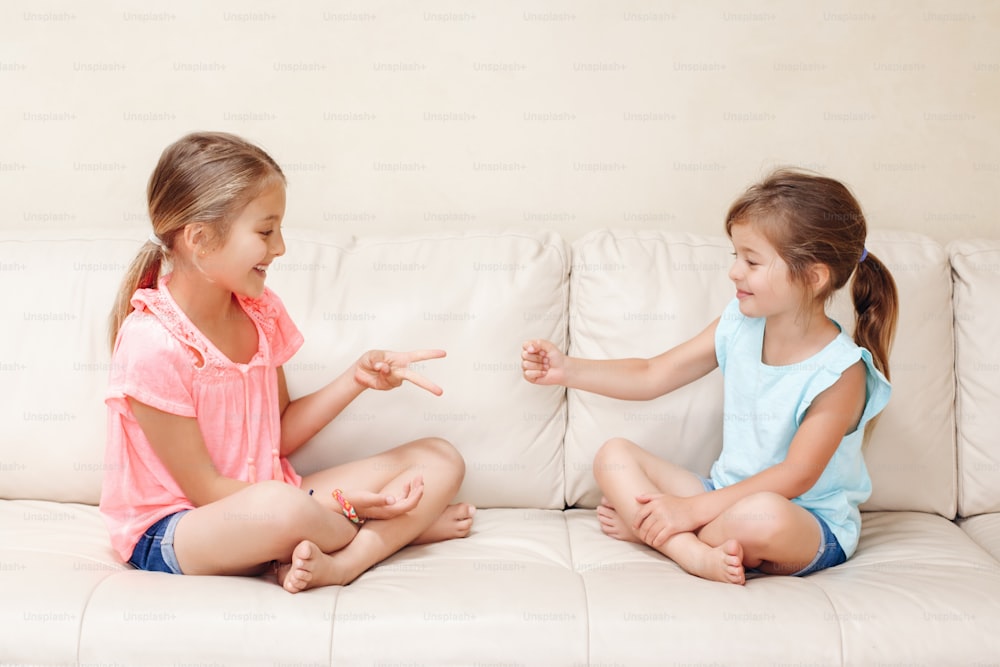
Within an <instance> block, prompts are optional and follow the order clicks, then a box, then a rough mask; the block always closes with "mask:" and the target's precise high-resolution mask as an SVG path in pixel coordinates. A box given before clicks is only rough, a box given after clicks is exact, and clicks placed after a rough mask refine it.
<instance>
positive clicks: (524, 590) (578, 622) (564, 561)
mask: <svg viewBox="0 0 1000 667" xmlns="http://www.w3.org/2000/svg"><path fill="white" fill-rule="evenodd" d="M986 518H989V517H980V518H977V520H976V521H974V522H966V525H965V527H966V528H967V529H968V528H969V526H970V524H971V525H973V527H974V526H975V524H976V523H982V524H983V526H984V527H986V526H987V525H986V522H985V521H982V520H983V519H986ZM994 528H995V526H994ZM0 545H2V546H0V565H2V567H0V590H3V591H4V595H3V596H2V598H0V620H2V621H4V622H3V623H2V624H0V646H4V647H9V648H5V649H4V651H5V652H4V654H3V658H4V659H5V661H11V662H14V663H40V664H76V663H90V664H101V663H104V664H115V663H117V664H147V663H157V664H159V663H163V664H186V663H189V662H190V661H191V660H192V659H193V657H194V658H197V660H198V661H199V662H202V663H205V664H220V665H229V664H240V665H252V664H268V665H273V664H328V663H330V662H331V661H332V663H333V664H373V663H385V664H414V663H422V662H425V663H430V662H433V664H440V665H448V664H475V663H477V662H478V663H480V664H523V665H570V664H576V665H581V664H628V665H644V664H648V665H661V664H664V663H665V662H669V663H671V664H674V663H676V664H691V663H705V664H713V663H714V664H730V663H731V662H732V659H733V653H732V652H733V647H734V646H737V645H738V646H740V651H741V653H740V655H741V659H742V660H743V661H744V662H745V663H746V664H758V663H775V662H781V661H783V660H786V659H787V658H789V656H790V655H791V654H794V656H795V659H796V660H797V661H801V662H802V663H803V664H878V663H885V664H890V663H896V662H900V661H901V662H902V663H913V664H925V663H929V664H973V663H976V662H977V661H979V662H982V661H983V660H984V659H986V658H988V657H989V656H996V655H1000V636H998V635H997V634H996V633H983V631H982V629H983V628H984V627H987V628H988V627H1000V602H998V600H1000V568H998V565H997V562H996V560H994V559H993V558H992V557H991V556H990V555H989V554H987V553H986V552H985V551H984V550H983V549H982V548H980V547H979V546H978V545H977V544H976V543H975V542H974V541H973V539H972V538H970V537H969V536H968V535H966V533H965V532H963V530H962V529H960V528H959V527H957V526H956V525H955V524H953V523H951V522H949V521H947V520H945V519H943V518H941V517H939V516H936V515H931V514H923V513H916V512H877V513H866V514H865V515H864V523H863V530H862V537H861V544H860V546H859V549H858V552H857V554H856V555H855V556H854V557H853V558H852V559H851V560H849V561H848V562H847V563H845V564H843V565H841V566H838V567H836V568H833V569H830V570H826V571H823V572H819V573H816V574H814V575H811V576H809V577H804V578H784V577H756V578H753V577H752V578H751V579H750V581H748V583H747V585H746V586H745V587H737V586H728V585H723V584H717V583H714V582H708V581H704V580H701V579H698V578H696V577H693V576H691V575H689V574H687V573H685V572H683V571H682V570H681V569H680V568H679V567H678V566H677V565H675V564H674V563H672V562H670V561H669V560H668V559H666V558H664V557H662V556H660V555H658V554H656V553H655V552H653V551H652V550H651V549H648V548H645V547H642V546H639V545H635V544H629V543H624V542H619V541H616V540H613V539H611V538H609V537H607V536H605V535H604V534H602V533H601V531H600V528H599V526H598V522H597V519H596V516H595V513H594V511H592V510H568V511H565V512H563V511H558V510H537V509H484V510H480V512H479V513H478V514H477V517H476V525H475V528H474V530H473V533H472V535H470V536H469V537H468V538H466V539H464V540H454V541H451V542H446V543H441V544H431V545H424V546H418V547H410V548H407V549H404V550H402V551H401V552H399V553H397V554H396V555H394V556H392V557H391V558H389V559H387V560H386V561H384V562H383V563H381V564H379V565H377V566H376V567H374V568H372V569H371V570H370V571H369V572H367V573H365V574H364V575H363V576H362V577H361V578H359V579H358V580H357V581H356V582H355V583H354V584H352V585H351V586H347V587H328V588H323V589H319V590H315V591H307V592H305V593H302V594H299V595H290V594H288V593H286V592H285V591H283V590H282V589H281V588H279V587H278V586H277V585H276V584H275V583H274V582H273V581H269V580H268V579H267V578H266V577H261V578H240V577H179V576H175V575H167V574H160V573H149V572H138V571H135V570H132V569H131V568H127V567H125V566H123V565H121V564H119V563H117V562H116V561H115V559H114V554H113V553H112V551H111V548H110V546H109V545H108V543H107V536H106V532H105V529H104V525H103V522H102V521H101V518H100V516H99V514H98V511H97V509H96V508H94V507H90V506H81V505H63V504H58V503H46V502H41V501H0ZM164 636H169V637H170V641H163V638H164ZM278 636H280V637H281V641H280V642H279V641H275V638H276V637H278ZM790 638H794V639H790ZM873 638H877V641H873ZM790 642H791V644H790Z"/></svg>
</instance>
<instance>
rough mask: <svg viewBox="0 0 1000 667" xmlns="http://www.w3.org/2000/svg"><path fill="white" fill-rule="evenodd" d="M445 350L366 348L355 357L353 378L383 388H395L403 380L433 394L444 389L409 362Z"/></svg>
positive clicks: (441, 354) (372, 387) (438, 394)
mask: <svg viewBox="0 0 1000 667" xmlns="http://www.w3.org/2000/svg"><path fill="white" fill-rule="evenodd" d="M445 354H446V352H445V351H444V350H414V351H412V352H390V351H386V350H369V351H368V352H365V353H364V354H363V355H362V356H361V359H359V360H358V364H357V368H356V370H355V373H354V379H355V380H357V382H358V383H360V384H361V385H363V386H365V387H368V388H369V389H378V390H381V391H385V390H388V389H395V388H396V387H398V386H399V385H401V384H402V383H403V380H406V381H408V382H412V383H413V384H415V385H417V386H418V387H421V388H422V389H426V390H427V391H429V392H431V393H432V394H434V395H435V396H440V395H441V394H442V393H444V390H443V389H441V387H439V386H437V385H436V384H434V383H433V382H431V381H430V380H428V379H427V378H425V377H424V376H423V375H421V374H420V373H417V372H416V371H414V370H413V369H411V368H410V364H412V363H414V362H418V361H426V360H428V359H440V358H442V357H444V356H445Z"/></svg>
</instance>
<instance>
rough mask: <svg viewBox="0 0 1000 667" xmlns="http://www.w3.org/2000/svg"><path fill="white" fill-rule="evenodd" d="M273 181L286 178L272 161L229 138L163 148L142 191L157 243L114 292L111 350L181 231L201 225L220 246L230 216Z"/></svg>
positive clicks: (207, 136) (214, 136)
mask: <svg viewBox="0 0 1000 667" xmlns="http://www.w3.org/2000/svg"><path fill="white" fill-rule="evenodd" d="M275 180H277V181H279V182H281V183H282V184H284V182H285V176H284V173H283V172H282V171H281V168H280V167H279V166H278V164H277V163H276V162H275V161H274V160H273V159H272V158H271V156H269V155H268V154H267V153H265V152H264V151H263V150H261V149H260V148H259V147H257V146H255V145H253V144H251V143H250V142H248V141H246V140H244V139H241V138H240V137H237V136H235V135H232V134H227V133H224V132H196V133H192V134H189V135H187V136H185V137H182V138H180V139H178V140H177V141H175V142H174V143H172V144H171V145H169V146H167V148H166V149H165V150H164V151H163V154H162V155H160V160H159V162H158V163H157V165H156V168H155V169H154V170H153V173H152V175H151V176H150V177H149V185H148V186H147V188H146V199H147V202H148V205H149V219H150V221H152V223H153V234H155V237H156V238H155V239H154V238H152V237H151V238H150V240H148V241H146V243H144V244H143V246H142V247H141V248H139V252H138V254H137V255H136V257H135V259H133V260H132V263H131V265H130V266H129V268H128V271H127V272H126V274H125V277H124V279H123V280H122V283H121V287H120V288H119V290H118V296H117V297H116V298H115V303H114V306H113V308H112V310H111V315H110V318H109V319H110V321H109V333H110V344H111V348H112V349H114V345H115V340H116V339H117V337H118V330H119V329H120V328H121V325H122V322H124V321H125V318H126V317H127V316H128V314H129V313H130V312H132V310H133V308H132V304H131V300H132V295H133V294H134V293H135V291H136V290H137V289H143V288H148V287H156V285H157V281H158V280H159V277H160V272H161V270H162V269H163V264H164V260H165V259H168V258H169V256H170V252H171V250H172V249H173V248H174V244H175V241H176V240H177V235H178V234H179V233H181V232H182V231H183V229H184V227H185V226H187V225H188V224H191V223H205V224H206V226H207V227H208V229H209V230H211V232H212V234H213V236H214V240H215V241H217V242H223V241H225V238H226V235H227V233H228V232H229V225H230V223H231V222H232V220H233V218H234V216H236V215H237V214H238V213H239V212H240V211H241V210H243V208H244V207H246V205H247V204H249V203H250V201H251V200H253V199H254V198H255V197H257V196H258V195H259V194H260V193H261V192H262V191H263V190H264V189H265V188H267V187H268V186H269V185H271V184H272V183H274V182H275Z"/></svg>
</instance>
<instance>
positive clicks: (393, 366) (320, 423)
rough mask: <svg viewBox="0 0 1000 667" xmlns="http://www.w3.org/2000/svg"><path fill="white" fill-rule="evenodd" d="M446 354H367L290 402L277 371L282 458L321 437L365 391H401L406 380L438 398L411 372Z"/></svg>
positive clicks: (435, 388)
mask: <svg viewBox="0 0 1000 667" xmlns="http://www.w3.org/2000/svg"><path fill="white" fill-rule="evenodd" d="M444 356H445V352H444V350H418V351H415V352H383V351H380V350H372V351H369V352H366V353H365V354H363V355H362V356H361V358H360V359H358V361H357V362H355V364H354V365H353V366H351V367H350V368H348V369H347V370H346V371H344V372H343V373H341V374H340V375H339V376H338V377H337V378H336V379H335V380H334V381H333V382H331V383H329V384H328V385H326V386H324V387H322V388H321V389H319V390H317V391H315V392H313V393H311V394H307V395H306V396H302V397H300V398H297V399H295V400H294V401H293V400H291V399H290V398H289V396H288V387H287V385H286V383H285V373H284V370H283V369H281V368H279V369H278V397H279V408H280V410H281V454H282V456H288V455H289V454H291V453H292V452H294V451H295V450H296V449H298V448H299V447H301V446H302V445H303V444H305V443H306V442H307V441H308V440H309V438H311V437H313V436H314V435H316V434H317V433H319V431H320V429H322V428H323V427H324V426H326V425H327V424H329V423H330V422H331V421H332V420H333V419H334V418H335V417H336V416H337V415H339V414H340V413H341V412H343V410H344V408H346V407H347V406H348V405H349V404H350V403H351V401H353V400H354V399H355V398H357V397H358V396H359V395H360V394H361V392H363V391H364V390H365V389H378V390H387V389H393V388H395V387H398V386H399V385H400V384H402V383H403V381H404V380H406V381H408V382H412V383H413V384H415V385H417V386H418V387H421V388H423V389H426V390H427V391H429V392H431V393H432V394H434V395H436V396H440V395H441V394H442V390H441V388H440V387H438V386H437V385H436V384H434V383H433V382H431V381H429V380H427V379H426V378H424V377H423V376H422V375H420V374H419V373H417V372H415V371H413V370H411V369H410V368H409V365H410V364H411V363H413V362H415V361H425V360H427V359H440V358H441V357H444Z"/></svg>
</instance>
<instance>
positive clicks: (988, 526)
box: [958, 512, 1000, 572]
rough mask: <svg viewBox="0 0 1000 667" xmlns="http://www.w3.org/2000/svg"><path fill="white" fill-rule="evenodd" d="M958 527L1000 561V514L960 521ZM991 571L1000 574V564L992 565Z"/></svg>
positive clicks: (979, 515)
mask: <svg viewBox="0 0 1000 667" xmlns="http://www.w3.org/2000/svg"><path fill="white" fill-rule="evenodd" d="M958 525H959V526H961V527H962V530H964V531H965V532H966V534H967V535H968V536H969V537H971V538H972V539H973V540H975V542H976V544H978V545H979V546H981V547H982V548H983V549H985V550H986V551H988V552H989V553H990V554H992V555H993V557H994V558H996V559H997V560H998V561H1000V513H997V512H990V513H989V514H977V515H976V516H971V517H969V518H967V519H959V520H958ZM989 569H991V570H993V571H997V572H1000V562H994V563H992V564H991V566H990V568H989Z"/></svg>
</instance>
